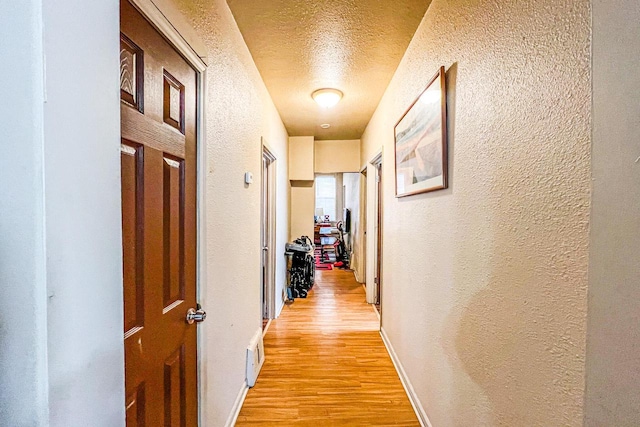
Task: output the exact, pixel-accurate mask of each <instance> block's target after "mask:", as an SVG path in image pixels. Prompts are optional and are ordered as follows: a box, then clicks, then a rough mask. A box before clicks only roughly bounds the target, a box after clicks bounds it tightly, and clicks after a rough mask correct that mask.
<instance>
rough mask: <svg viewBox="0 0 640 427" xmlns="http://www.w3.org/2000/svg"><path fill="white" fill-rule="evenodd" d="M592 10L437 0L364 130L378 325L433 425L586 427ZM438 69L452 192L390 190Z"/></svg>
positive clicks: (546, 0) (564, 1) (559, 4)
mask: <svg viewBox="0 0 640 427" xmlns="http://www.w3.org/2000/svg"><path fill="white" fill-rule="evenodd" d="M590 18H591V15H590V2H589V1H588V0H580V1H575V0H561V1H558V0H536V1H534V0H524V1H518V2H494V1H489V0H480V1H472V0H459V1H454V2H451V1H445V0H434V1H433V2H432V3H431V6H430V8H429V10H428V12H427V13H426V15H425V18H424V20H423V21H422V23H421V25H420V27H419V28H418V30H417V31H416V34H415V36H414V38H413V40H412V42H411V44H410V46H409V49H408V51H407V53H406V55H405V57H404V59H403V60H402V62H401V64H400V66H399V67H398V70H397V72H396V74H395V76H394V78H393V80H392V82H391V84H390V86H389V88H388V89H387V91H386V93H385V95H384V97H383V99H382V101H381V103H380V105H379V107H378V109H377V111H376V113H375V114H374V116H373V118H372V120H371V122H370V123H369V125H368V127H367V129H366V131H365V134H364V136H363V138H362V139H363V147H364V150H363V160H366V161H368V160H369V159H370V158H371V157H373V155H374V154H375V152H376V151H378V150H379V149H380V147H382V146H384V159H383V160H384V162H383V174H384V180H383V181H384V182H383V192H384V219H383V226H384V228H383V242H384V244H383V274H382V276H383V277H382V286H383V293H382V298H383V299H382V316H383V318H382V325H383V328H384V329H385V331H386V333H387V335H388V336H389V338H390V340H391V343H392V345H393V346H394V348H395V350H396V353H397V355H398V357H399V360H400V361H401V362H402V364H403V366H404V369H405V371H406V373H407V375H408V378H409V380H410V381H411V383H412V385H413V388H414V390H415V393H416V395H417V397H418V398H419V401H420V403H421V405H422V407H423V409H424V412H425V413H426V414H427V415H428V417H429V418H430V420H431V422H432V424H433V425H435V426H438V427H446V426H459V425H513V426H524V425H559V424H562V425H567V426H578V425H581V424H582V420H583V405H584V387H585V382H584V375H585V341H586V315H587V298H586V290H587V277H588V276H587V271H588V258H589V249H588V248H589V213H590V206H589V204H590V190H591V180H590V177H591V176H590V175H591V163H590V151H591V79H590V60H591V57H590V36H591V31H590V30H591V28H590ZM629 31H632V30H629ZM441 65H445V66H446V67H447V70H448V71H447V78H448V89H449V94H448V102H449V108H448V112H449V126H450V133H449V148H450V153H451V155H450V160H449V168H450V175H449V177H450V187H449V188H448V189H447V190H442V191H437V192H433V193H429V194H421V195H417V196H412V197H405V198H402V199H396V198H395V197H394V179H393V176H394V167H393V165H394V159H393V128H394V125H395V123H396V122H397V120H398V119H399V118H400V117H401V116H402V114H403V113H404V111H405V110H406V108H407V107H408V106H409V105H410V104H411V103H412V102H413V100H414V99H415V98H416V97H417V96H418V94H419V93H420V91H421V90H422V89H423V88H424V86H425V84H426V83H427V81H428V80H429V79H430V78H431V77H432V76H433V74H434V73H435V72H436V71H437V69H438V67H439V66H441ZM635 157H637V155H636V156H635ZM634 160H635V159H634ZM368 253H369V252H368ZM369 255H373V254H372V253H369ZM369 259H371V258H369ZM369 259H368V261H369Z"/></svg>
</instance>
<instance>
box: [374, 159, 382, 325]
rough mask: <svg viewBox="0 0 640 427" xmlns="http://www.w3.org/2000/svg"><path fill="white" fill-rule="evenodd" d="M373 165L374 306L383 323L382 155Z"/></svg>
mask: <svg viewBox="0 0 640 427" xmlns="http://www.w3.org/2000/svg"><path fill="white" fill-rule="evenodd" d="M372 165H373V167H374V173H375V181H374V182H375V191H374V194H375V198H374V211H375V213H374V218H373V219H374V221H375V222H374V236H373V239H374V244H373V247H374V258H373V262H374V269H373V271H374V279H373V283H374V306H375V308H376V310H377V311H378V314H379V315H380V322H381V323H382V155H380V156H378V157H376V158H375V159H374V160H373V162H372Z"/></svg>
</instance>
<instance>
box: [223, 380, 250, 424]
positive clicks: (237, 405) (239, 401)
mask: <svg viewBox="0 0 640 427" xmlns="http://www.w3.org/2000/svg"><path fill="white" fill-rule="evenodd" d="M248 391H249V386H248V385H247V382H246V381H245V382H244V383H242V388H241V389H240V392H239V393H238V397H236V401H235V402H233V407H232V408H231V413H230V414H229V418H227V422H226V423H225V424H224V425H225V427H233V426H234V425H236V421H237V420H238V415H240V410H241V409H242V405H243V404H244V399H245V398H246V397H247V392H248Z"/></svg>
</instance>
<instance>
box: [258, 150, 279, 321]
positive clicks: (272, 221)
mask: <svg viewBox="0 0 640 427" xmlns="http://www.w3.org/2000/svg"><path fill="white" fill-rule="evenodd" d="M261 158H262V159H265V158H266V159H267V160H268V161H269V166H268V167H267V172H268V173H269V189H268V194H267V197H268V198H269V199H270V200H271V202H270V203H267V204H268V205H269V208H270V209H269V224H268V227H269V231H270V233H269V245H268V246H269V248H271V250H269V259H268V264H269V265H268V267H269V268H268V274H269V282H268V283H267V291H266V295H265V298H266V305H267V318H268V319H275V318H276V311H277V309H276V251H275V248H276V209H275V207H276V200H277V193H276V192H277V185H276V177H277V174H276V167H277V164H276V160H277V159H276V156H275V155H274V154H273V151H271V150H270V149H269V146H268V144H267V141H266V140H265V139H264V138H262V157H261ZM262 179H264V177H263V178H262ZM261 309H262V308H261Z"/></svg>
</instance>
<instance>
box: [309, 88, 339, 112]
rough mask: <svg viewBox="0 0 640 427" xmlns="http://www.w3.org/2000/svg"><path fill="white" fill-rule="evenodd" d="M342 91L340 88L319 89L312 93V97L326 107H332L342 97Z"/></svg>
mask: <svg viewBox="0 0 640 427" xmlns="http://www.w3.org/2000/svg"><path fill="white" fill-rule="evenodd" d="M342 95H343V94H342V92H341V91H339V90H338V89H331V88H326V89H318V90H316V91H315V92H313V93H312V94H311V97H312V98H313V99H314V100H315V101H316V102H317V103H318V105H320V106H321V107H324V108H331V107H333V106H334V105H336V104H337V103H338V102H340V100H341V99H342Z"/></svg>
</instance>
